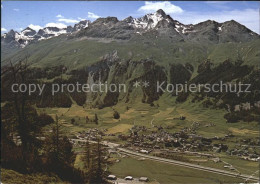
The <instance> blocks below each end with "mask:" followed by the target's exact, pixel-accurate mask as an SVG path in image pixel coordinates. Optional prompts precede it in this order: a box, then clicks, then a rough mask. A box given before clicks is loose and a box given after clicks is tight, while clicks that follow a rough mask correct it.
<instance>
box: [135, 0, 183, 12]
mask: <svg viewBox="0 0 260 184" xmlns="http://www.w3.org/2000/svg"><path fill="white" fill-rule="evenodd" d="M159 9H162V10H164V11H165V13H167V14H173V13H182V12H183V9H182V8H181V7H179V6H176V5H174V4H172V3H171V2H169V1H164V2H149V1H145V5H144V6H141V7H140V8H139V9H138V11H140V12H144V13H153V12H155V11H157V10H159Z"/></svg>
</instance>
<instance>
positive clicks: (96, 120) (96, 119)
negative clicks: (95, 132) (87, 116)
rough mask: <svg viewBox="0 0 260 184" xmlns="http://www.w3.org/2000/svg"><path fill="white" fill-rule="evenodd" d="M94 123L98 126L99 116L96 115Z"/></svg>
mask: <svg viewBox="0 0 260 184" xmlns="http://www.w3.org/2000/svg"><path fill="white" fill-rule="evenodd" d="M94 122H95V123H96V124H98V117H97V114H96V113H95V117H94Z"/></svg>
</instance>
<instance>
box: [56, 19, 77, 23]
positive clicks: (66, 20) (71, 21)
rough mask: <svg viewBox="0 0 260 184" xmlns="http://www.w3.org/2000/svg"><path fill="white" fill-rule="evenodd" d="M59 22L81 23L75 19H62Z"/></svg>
mask: <svg viewBox="0 0 260 184" xmlns="http://www.w3.org/2000/svg"><path fill="white" fill-rule="evenodd" d="M58 21H59V22H65V23H68V24H69V23H78V22H79V21H78V20H75V19H65V18H61V19H58Z"/></svg>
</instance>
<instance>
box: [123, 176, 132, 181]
mask: <svg viewBox="0 0 260 184" xmlns="http://www.w3.org/2000/svg"><path fill="white" fill-rule="evenodd" d="M125 180H133V177H132V176H127V177H125Z"/></svg>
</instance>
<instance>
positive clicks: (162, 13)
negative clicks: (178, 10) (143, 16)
mask: <svg viewBox="0 0 260 184" xmlns="http://www.w3.org/2000/svg"><path fill="white" fill-rule="evenodd" d="M156 13H157V14H159V15H161V16H162V17H166V13H165V12H164V11H163V10H162V9H159V10H157V11H156Z"/></svg>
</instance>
